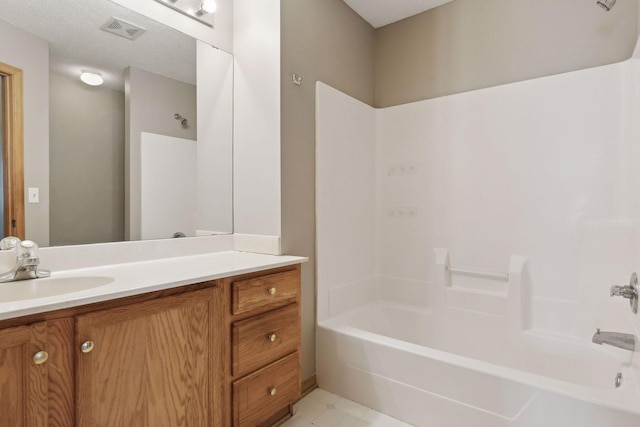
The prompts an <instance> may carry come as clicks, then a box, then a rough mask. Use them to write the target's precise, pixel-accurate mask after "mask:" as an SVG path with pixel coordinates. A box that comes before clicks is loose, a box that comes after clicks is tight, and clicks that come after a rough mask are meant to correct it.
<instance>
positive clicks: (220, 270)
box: [0, 251, 308, 320]
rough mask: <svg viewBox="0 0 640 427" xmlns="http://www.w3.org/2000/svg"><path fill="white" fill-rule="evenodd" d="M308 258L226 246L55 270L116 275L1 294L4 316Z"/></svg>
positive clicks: (77, 275) (58, 275) (57, 275)
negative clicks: (66, 289)
mask: <svg viewBox="0 0 640 427" xmlns="http://www.w3.org/2000/svg"><path fill="white" fill-rule="evenodd" d="M307 260H308V259H307V258H304V257H296V256H286V255H282V256H275V255H263V254H257V253H249V252H237V251H225V252H214V253H208V254H204V255H194V256H184V257H175V258H165V259H158V260H152V261H143V262H134V263H126V264H113V265H107V266H101V267H92V268H81V269H75V270H66V271H59V272H57V271H53V272H52V273H51V278H52V279H56V280H58V279H64V278H70V279H75V280H77V281H78V280H80V279H81V278H83V277H86V278H105V279H109V280H110V281H109V283H106V284H103V285H101V286H98V287H94V288H91V289H86V290H82V291H77V292H71V293H64V294H61V295H56V296H47V297H43V298H32V299H23V300H15V301H8V302H2V301H1V300H0V320H5V319H11V318H15V317H20V316H25V315H29V314H36V313H43V312H46V311H53V310H59V309H63V308H69V307H77V306H80V305H85V304H91V303H95V302H100V301H107V300H112V299H116V298H122V297H127V296H131V295H138V294H143V293H147V292H153V291H159V290H163V289H169V288H175V287H178V286H183V285H189V284H194V283H200V282H205V281H208V280H215V279H220V278H223V277H229V276H235V275H238V274H244V273H251V272H255V271H260V270H267V269H271V268H277V267H284V266H287V265H293V264H298V263H301V262H305V261H307ZM42 280H43V281H46V280H50V279H34V280H24V281H20V282H10V283H9V285H12V286H16V284H20V285H24V286H30V285H33V284H34V282H37V281H42ZM104 281H107V280H104ZM6 285H8V284H4V283H3V284H0V296H2V293H3V291H4V292H9V291H8V289H9V287H7V286H6ZM3 287H4V288H5V289H3Z"/></svg>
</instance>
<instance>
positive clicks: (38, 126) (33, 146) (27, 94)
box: [0, 20, 49, 246]
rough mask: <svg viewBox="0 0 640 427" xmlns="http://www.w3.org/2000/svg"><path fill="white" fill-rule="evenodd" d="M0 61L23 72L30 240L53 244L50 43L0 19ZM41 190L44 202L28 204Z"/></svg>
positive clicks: (27, 227) (28, 231)
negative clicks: (32, 192)
mask: <svg viewBox="0 0 640 427" xmlns="http://www.w3.org/2000/svg"><path fill="white" fill-rule="evenodd" d="M0 40H3V41H7V40H10V41H11V42H10V43H3V44H2V49H0V62H4V63H5V64H9V65H12V66H14V67H17V68H20V69H21V70H22V71H23V79H24V80H23V102H24V106H23V107H24V159H25V162H24V190H25V206H24V210H25V214H24V217H25V225H26V238H27V239H31V240H34V241H35V242H36V243H38V245H40V246H48V245H49V102H48V97H49V44H48V43H47V41H46V40H43V39H41V38H39V37H36V36H34V35H32V34H30V33H27V32H25V31H24V30H22V29H20V28H18V27H15V26H13V25H10V24H7V23H6V22H4V21H1V20H0ZM29 187H37V188H39V189H40V203H27V202H26V201H27V200H28V198H27V189H28V188H29Z"/></svg>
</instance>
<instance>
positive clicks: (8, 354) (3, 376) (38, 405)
mask: <svg viewBox="0 0 640 427" xmlns="http://www.w3.org/2000/svg"><path fill="white" fill-rule="evenodd" d="M46 337H47V325H46V322H39V323H35V324H33V325H29V326H18V327H15V328H8V329H3V330H0V427H22V426H24V427H26V426H29V427H32V426H46V425H47V418H48V404H47V399H48V397H47V393H48V375H47V363H46V361H45V360H46V355H45V353H40V354H39V355H38V357H36V359H35V360H34V356H35V355H36V354H37V353H38V352H41V351H45V350H46ZM36 361H38V362H43V363H41V364H37V363H36Z"/></svg>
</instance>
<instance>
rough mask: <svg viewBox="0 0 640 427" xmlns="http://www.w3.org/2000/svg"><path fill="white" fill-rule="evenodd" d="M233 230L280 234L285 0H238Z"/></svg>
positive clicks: (247, 232) (236, 5)
mask: <svg viewBox="0 0 640 427" xmlns="http://www.w3.org/2000/svg"><path fill="white" fill-rule="evenodd" d="M233 30H234V51H233V52H234V56H235V58H234V59H235V64H234V113H233V117H234V123H233V129H234V141H233V143H234V153H233V156H234V159H233V177H234V207H233V209H234V232H235V233H241V234H262V235H272V236H280V231H281V227H280V212H281V206H280V200H281V197H280V0H236V1H235V2H234V23H233Z"/></svg>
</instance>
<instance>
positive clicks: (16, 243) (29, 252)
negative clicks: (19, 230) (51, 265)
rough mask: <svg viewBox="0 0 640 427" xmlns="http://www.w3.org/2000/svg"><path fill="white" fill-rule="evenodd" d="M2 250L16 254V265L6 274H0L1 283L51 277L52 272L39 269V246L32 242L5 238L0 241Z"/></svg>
mask: <svg viewBox="0 0 640 427" xmlns="http://www.w3.org/2000/svg"><path fill="white" fill-rule="evenodd" d="M0 250H12V251H14V252H15V254H16V265H15V266H14V267H13V268H12V269H11V270H9V271H7V272H6V273H4V274H0V283H4V282H13V281H16V280H26V279H37V278H40V277H49V276H50V275H51V272H50V271H48V270H42V269H39V268H38V265H39V264H40V258H38V245H37V244H36V243H35V242H33V241H31V240H23V241H20V239H18V238H17V237H5V238H4V239H2V240H1V241H0Z"/></svg>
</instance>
